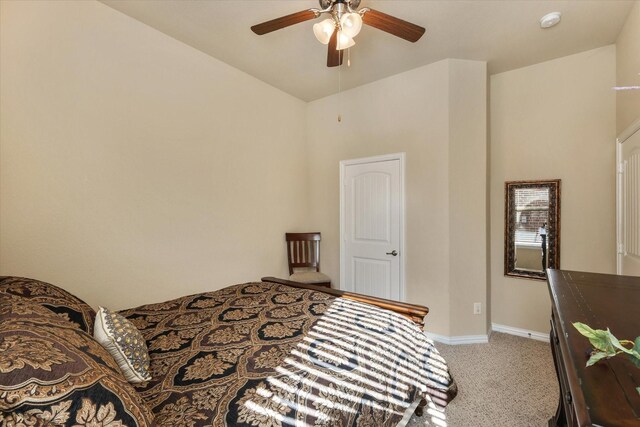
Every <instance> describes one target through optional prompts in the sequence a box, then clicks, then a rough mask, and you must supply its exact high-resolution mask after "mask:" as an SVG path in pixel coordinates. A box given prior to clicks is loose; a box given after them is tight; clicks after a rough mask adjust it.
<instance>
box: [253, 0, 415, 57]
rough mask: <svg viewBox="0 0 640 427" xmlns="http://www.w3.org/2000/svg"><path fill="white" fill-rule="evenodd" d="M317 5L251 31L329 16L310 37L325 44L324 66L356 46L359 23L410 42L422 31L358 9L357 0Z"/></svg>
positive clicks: (329, 0)
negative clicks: (344, 51) (327, 49)
mask: <svg viewBox="0 0 640 427" xmlns="http://www.w3.org/2000/svg"><path fill="white" fill-rule="evenodd" d="M319 2H320V9H316V8H312V9H308V10H303V11H301V12H296V13H292V14H290V15H286V16H283V17H280V18H276V19H272V20H270V21H266V22H263V23H261V24H257V25H254V26H253V27H251V30H252V31H253V32H254V33H256V34H258V35H263V34H267V33H270V32H272V31H276V30H279V29H282V28H286V27H289V26H291V25H295V24H298V23H300V22H305V21H308V20H310V19H315V18H318V17H320V16H321V15H323V14H329V15H331V17H330V18H327V19H325V20H323V21H321V22H318V23H316V24H314V25H313V34H314V35H315V36H316V39H318V41H319V42H320V43H322V44H326V45H329V51H328V52H327V66H328V67H335V66H338V65H341V64H342V57H343V54H342V50H344V49H347V48H350V47H351V46H353V45H355V44H356V42H355V41H354V40H353V38H354V37H355V36H357V35H358V34H359V33H360V30H361V29H362V24H367V25H369V26H371V27H374V28H377V29H379V30H382V31H385V32H387V33H389V34H393V35H394V36H396V37H400V38H402V39H405V40H407V41H410V42H413V43H415V42H417V41H418V40H419V39H420V37H422V35H423V34H424V32H425V29H424V28H423V27H420V26H419V25H415V24H412V23H410V22H407V21H403V20H402V19H398V18H396V17H394V16H391V15H387V14H386V13H382V12H378V11H376V10H373V9H370V8H368V7H363V8H362V9H359V10H358V6H359V5H360V0H319Z"/></svg>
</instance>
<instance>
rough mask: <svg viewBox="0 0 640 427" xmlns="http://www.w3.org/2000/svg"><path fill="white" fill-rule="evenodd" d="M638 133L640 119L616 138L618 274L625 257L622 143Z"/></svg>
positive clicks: (620, 272) (620, 271) (639, 130)
mask: <svg viewBox="0 0 640 427" xmlns="http://www.w3.org/2000/svg"><path fill="white" fill-rule="evenodd" d="M636 132H640V118H638V119H637V120H636V121H634V122H633V123H631V126H629V127H628V128H626V129H625V130H624V131H622V133H620V135H618V137H617V138H616V274H618V275H620V274H622V257H623V256H624V242H623V240H624V239H623V236H622V232H623V225H624V206H622V175H623V173H624V165H623V164H622V143H623V142H625V141H626V140H627V139H629V138H631V137H632V136H633V135H634V134H635V133H636Z"/></svg>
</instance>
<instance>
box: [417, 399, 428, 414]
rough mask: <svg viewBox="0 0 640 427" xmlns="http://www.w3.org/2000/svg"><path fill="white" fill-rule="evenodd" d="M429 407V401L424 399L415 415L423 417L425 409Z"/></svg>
mask: <svg viewBox="0 0 640 427" xmlns="http://www.w3.org/2000/svg"><path fill="white" fill-rule="evenodd" d="M425 406H427V399H422V400H421V401H420V403H418V406H417V407H416V410H415V412H414V413H415V414H416V416H417V417H421V416H422V415H423V414H424V407H425Z"/></svg>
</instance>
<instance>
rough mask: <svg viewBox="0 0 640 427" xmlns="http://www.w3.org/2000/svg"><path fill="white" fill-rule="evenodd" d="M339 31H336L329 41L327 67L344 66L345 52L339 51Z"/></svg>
mask: <svg viewBox="0 0 640 427" xmlns="http://www.w3.org/2000/svg"><path fill="white" fill-rule="evenodd" d="M337 46H338V30H337V29H336V30H335V31H334V32H333V34H331V38H330V39H329V50H327V67H337V66H338V65H342V57H343V51H341V50H337V49H336V47H337Z"/></svg>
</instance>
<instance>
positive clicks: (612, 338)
mask: <svg viewBox="0 0 640 427" xmlns="http://www.w3.org/2000/svg"><path fill="white" fill-rule="evenodd" d="M607 336H608V338H609V341H610V342H611V344H613V346H614V347H615V348H617V349H618V350H622V351H623V352H625V353H627V354H633V351H632V350H630V349H628V348H627V347H625V346H623V345H622V344H620V341H618V338H616V337H615V336H614V335H613V334H612V333H611V331H610V330H609V328H607Z"/></svg>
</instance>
